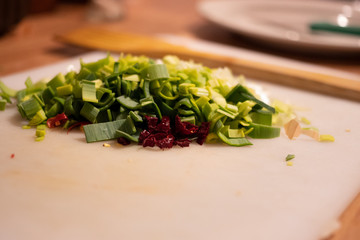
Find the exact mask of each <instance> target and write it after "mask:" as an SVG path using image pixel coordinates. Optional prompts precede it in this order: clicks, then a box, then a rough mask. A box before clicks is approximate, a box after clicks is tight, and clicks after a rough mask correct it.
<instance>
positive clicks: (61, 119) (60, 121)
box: [46, 113, 68, 128]
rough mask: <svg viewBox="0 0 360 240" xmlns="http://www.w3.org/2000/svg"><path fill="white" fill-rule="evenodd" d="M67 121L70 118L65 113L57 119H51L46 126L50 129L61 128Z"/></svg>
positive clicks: (57, 116) (56, 117)
mask: <svg viewBox="0 0 360 240" xmlns="http://www.w3.org/2000/svg"><path fill="white" fill-rule="evenodd" d="M67 120H68V117H67V116H66V115H65V113H59V114H58V115H56V116H55V117H52V118H49V119H48V120H47V121H46V125H47V126H48V128H54V127H59V126H61V125H63V124H64V123H66V121H67Z"/></svg>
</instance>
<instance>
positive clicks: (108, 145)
mask: <svg viewBox="0 0 360 240" xmlns="http://www.w3.org/2000/svg"><path fill="white" fill-rule="evenodd" d="M103 147H111V145H110V144H109V143H104V144H103Z"/></svg>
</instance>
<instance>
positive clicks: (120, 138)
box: [116, 137, 131, 146]
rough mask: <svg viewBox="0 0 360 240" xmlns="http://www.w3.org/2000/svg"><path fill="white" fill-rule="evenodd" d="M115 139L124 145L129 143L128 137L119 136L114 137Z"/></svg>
mask: <svg viewBox="0 0 360 240" xmlns="http://www.w3.org/2000/svg"><path fill="white" fill-rule="evenodd" d="M116 141H117V142H118V143H120V144H121V145H124V146H126V145H129V144H130V143H131V142H130V140H129V139H127V138H124V137H119V138H117V139H116Z"/></svg>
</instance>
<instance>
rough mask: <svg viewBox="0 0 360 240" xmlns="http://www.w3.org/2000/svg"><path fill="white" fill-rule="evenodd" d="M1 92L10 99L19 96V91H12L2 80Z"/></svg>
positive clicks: (0, 84) (0, 83)
mask: <svg viewBox="0 0 360 240" xmlns="http://www.w3.org/2000/svg"><path fill="white" fill-rule="evenodd" d="M0 92H2V93H4V94H6V95H8V96H10V97H16V95H17V92H18V91H17V90H15V89H12V88H10V87H8V86H6V85H5V84H4V83H3V82H2V81H1V80H0Z"/></svg>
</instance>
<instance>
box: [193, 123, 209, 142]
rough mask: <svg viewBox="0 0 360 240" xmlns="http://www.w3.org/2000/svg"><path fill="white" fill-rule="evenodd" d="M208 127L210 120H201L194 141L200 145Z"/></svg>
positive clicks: (207, 131) (207, 132)
mask: <svg viewBox="0 0 360 240" xmlns="http://www.w3.org/2000/svg"><path fill="white" fill-rule="evenodd" d="M209 129H210V122H202V123H201V125H200V127H199V131H198V132H197V139H196V142H197V143H198V144H200V145H203V143H204V142H205V140H206V137H207V135H208V134H209Z"/></svg>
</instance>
